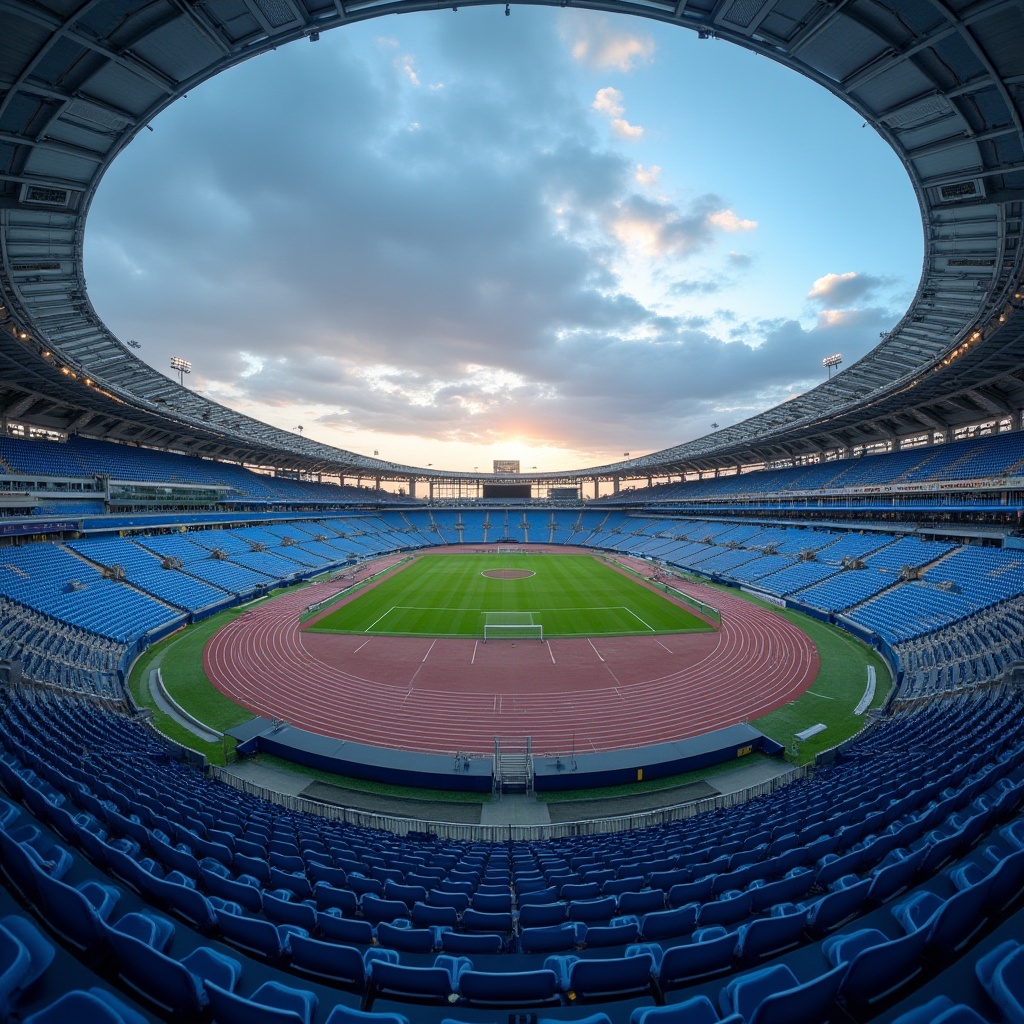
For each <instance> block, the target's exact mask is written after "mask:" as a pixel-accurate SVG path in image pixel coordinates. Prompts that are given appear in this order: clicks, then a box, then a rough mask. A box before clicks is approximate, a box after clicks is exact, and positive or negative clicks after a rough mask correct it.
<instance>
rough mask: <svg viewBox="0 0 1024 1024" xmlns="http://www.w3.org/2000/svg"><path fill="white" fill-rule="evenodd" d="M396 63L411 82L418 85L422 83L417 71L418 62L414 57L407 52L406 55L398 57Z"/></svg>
mask: <svg viewBox="0 0 1024 1024" xmlns="http://www.w3.org/2000/svg"><path fill="white" fill-rule="evenodd" d="M395 63H396V64H397V65H398V68H399V70H400V71H401V72H402V74H403V75H405V77H406V78H407V79H408V80H409V82H410V83H411V84H412V85H415V86H417V87H418V86H419V84H420V76H419V74H418V73H417V71H416V64H415V61H414V60H413V58H412V57H410V56H409V55H408V54H407V55H406V56H404V57H398V58H397V59H396V61H395Z"/></svg>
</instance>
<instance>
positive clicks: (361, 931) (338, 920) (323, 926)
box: [317, 910, 377, 946]
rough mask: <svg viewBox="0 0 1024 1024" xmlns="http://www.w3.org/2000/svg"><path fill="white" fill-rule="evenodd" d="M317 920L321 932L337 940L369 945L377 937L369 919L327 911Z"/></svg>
mask: <svg viewBox="0 0 1024 1024" xmlns="http://www.w3.org/2000/svg"><path fill="white" fill-rule="evenodd" d="M317 921H318V922H319V925H320V932H321V934H322V935H324V936H325V937H326V938H328V939H332V940H334V941H335V942H344V943H355V944H356V945H357V946H369V945H371V944H372V943H373V941H374V940H375V939H376V937H377V936H376V932H375V931H374V928H373V925H372V924H370V922H369V921H361V920H358V919H355V920H354V919H352V918H350V917H344V916H342V914H341V913H340V912H339V911H334V910H328V911H325V912H324V913H322V914H320V916H319V917H318V918H317Z"/></svg>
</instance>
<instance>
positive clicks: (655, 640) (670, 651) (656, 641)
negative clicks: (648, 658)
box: [654, 637, 673, 654]
mask: <svg viewBox="0 0 1024 1024" xmlns="http://www.w3.org/2000/svg"><path fill="white" fill-rule="evenodd" d="M654 642H655V643H656V644H657V645H658V646H659V647H665V645H664V644H663V643H662V642H661V641H660V640H659V639H658V638H657V637H655V638H654ZM665 650H666V651H668V653H669V654H672V653H673V651H672V650H671V649H670V648H668V647H665Z"/></svg>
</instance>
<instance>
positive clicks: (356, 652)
mask: <svg viewBox="0 0 1024 1024" xmlns="http://www.w3.org/2000/svg"><path fill="white" fill-rule="evenodd" d="M372 639H373V637H372V636H371V637H367V639H365V640H364V641H363V642H362V643H361V644H360V645H359V646H358V647H357V648H356V649H355V650H354V651H353V652H352V653H353V654H358V653H359V652H360V651H361V650H362V649H363V648H364V647H365V646H366V645H367V644H368V643H369V642H370V641H371V640H372Z"/></svg>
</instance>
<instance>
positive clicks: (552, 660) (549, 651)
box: [548, 643, 555, 665]
mask: <svg viewBox="0 0 1024 1024" xmlns="http://www.w3.org/2000/svg"><path fill="white" fill-rule="evenodd" d="M548 654H549V655H550V657H551V664H552V665H554V664H555V652H554V651H553V650H551V644H550V643H549V644H548Z"/></svg>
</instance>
